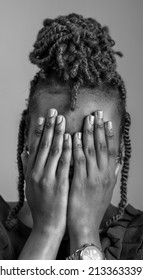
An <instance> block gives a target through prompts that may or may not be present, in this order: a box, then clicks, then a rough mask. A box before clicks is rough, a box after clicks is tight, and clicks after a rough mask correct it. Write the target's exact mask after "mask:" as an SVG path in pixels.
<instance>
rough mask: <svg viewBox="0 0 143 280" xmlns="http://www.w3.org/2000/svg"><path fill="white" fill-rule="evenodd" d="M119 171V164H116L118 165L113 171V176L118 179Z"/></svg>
mask: <svg viewBox="0 0 143 280" xmlns="http://www.w3.org/2000/svg"><path fill="white" fill-rule="evenodd" d="M119 170H120V163H118V164H117V165H116V169H115V176H116V177H118V173H119Z"/></svg>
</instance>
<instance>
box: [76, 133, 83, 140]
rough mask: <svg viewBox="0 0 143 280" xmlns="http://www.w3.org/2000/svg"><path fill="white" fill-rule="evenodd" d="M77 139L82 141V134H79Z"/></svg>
mask: <svg viewBox="0 0 143 280" xmlns="http://www.w3.org/2000/svg"><path fill="white" fill-rule="evenodd" d="M76 135H77V138H78V139H79V140H81V138H82V134H81V132H77V134H76Z"/></svg>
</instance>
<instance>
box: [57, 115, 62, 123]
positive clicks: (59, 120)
mask: <svg viewBox="0 0 143 280" xmlns="http://www.w3.org/2000/svg"><path fill="white" fill-rule="evenodd" d="M62 120H63V116H57V124H60V123H61V122H62Z"/></svg>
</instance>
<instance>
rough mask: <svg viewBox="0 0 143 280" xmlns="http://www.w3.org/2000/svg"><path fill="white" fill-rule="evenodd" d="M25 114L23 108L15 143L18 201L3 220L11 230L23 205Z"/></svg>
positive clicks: (25, 111)
mask: <svg viewBox="0 0 143 280" xmlns="http://www.w3.org/2000/svg"><path fill="white" fill-rule="evenodd" d="M26 115H27V110H24V111H23V113H22V117H21V121H20V124H19V133H18V144H17V166H18V173H19V176H18V187H17V188H18V194H19V201H18V203H17V204H16V206H15V207H13V208H12V209H11V210H10V211H9V214H8V216H7V219H6V221H5V225H6V227H7V229H9V230H11V229H12V228H13V227H15V226H16V225H17V218H16V215H17V213H18V212H19V210H20V209H21V207H22V206H23V203H24V175H23V166H22V161H21V154H22V152H23V149H24V142H25V124H26V120H25V119H26Z"/></svg>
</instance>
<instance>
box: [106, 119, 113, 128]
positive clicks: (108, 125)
mask: <svg viewBox="0 0 143 280" xmlns="http://www.w3.org/2000/svg"><path fill="white" fill-rule="evenodd" d="M107 127H108V129H109V130H112V128H113V125H112V122H111V121H109V122H107Z"/></svg>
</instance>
